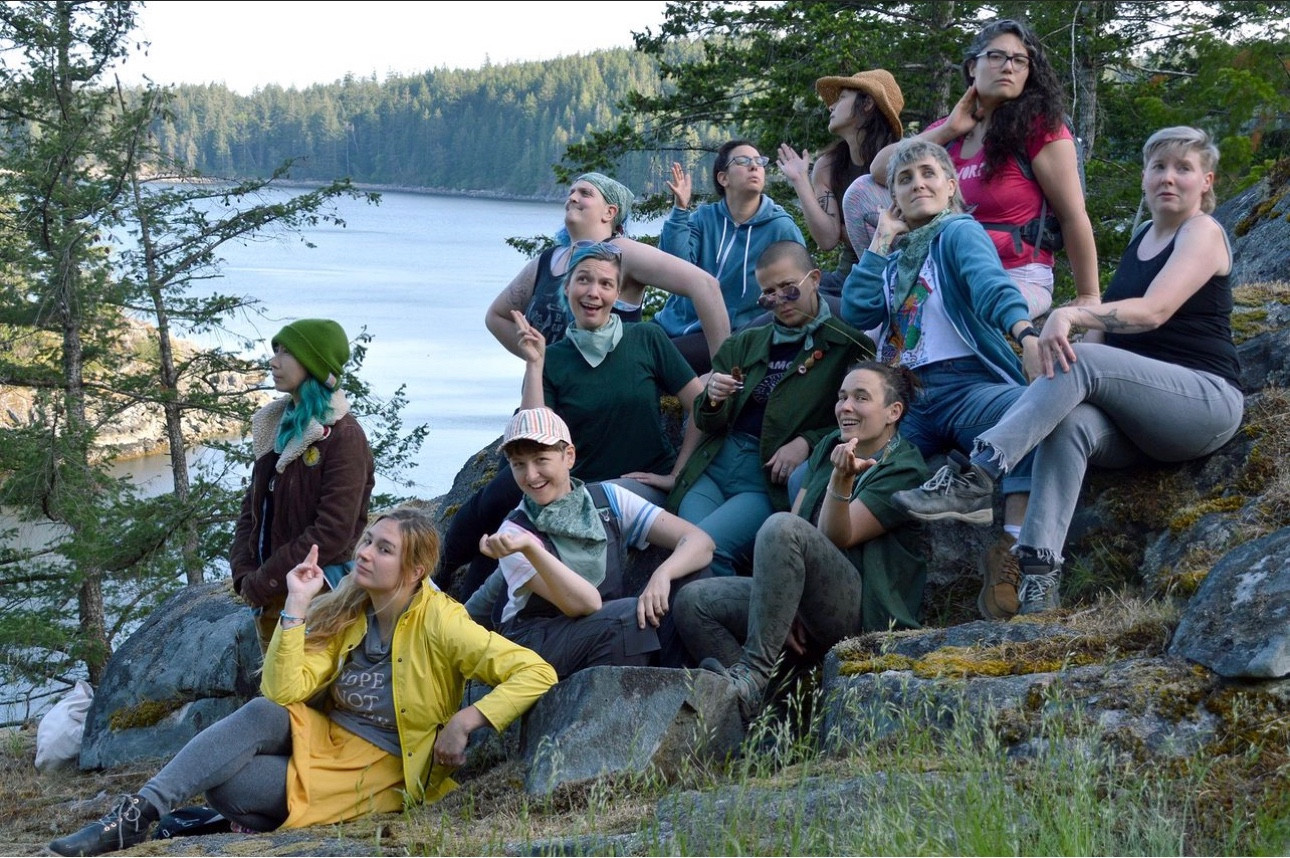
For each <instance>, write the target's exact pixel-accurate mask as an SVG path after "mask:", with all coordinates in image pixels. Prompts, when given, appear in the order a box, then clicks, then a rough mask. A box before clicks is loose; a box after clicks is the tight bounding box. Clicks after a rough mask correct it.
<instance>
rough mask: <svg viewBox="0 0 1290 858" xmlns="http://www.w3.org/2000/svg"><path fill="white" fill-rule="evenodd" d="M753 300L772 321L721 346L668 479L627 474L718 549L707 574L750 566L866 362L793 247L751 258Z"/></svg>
mask: <svg viewBox="0 0 1290 858" xmlns="http://www.w3.org/2000/svg"><path fill="white" fill-rule="evenodd" d="M756 274H757V284H758V286H759V287H760V289H761V298H760V299H759V300H760V303H761V305H762V306H763V307H765V308H766V309H768V310H771V311H772V312H773V313H774V322H773V323H772V324H769V325H762V326H759V327H755V328H749V329H747V330H745V331H742V332H740V333H738V334H736V335H734V336H732V337H731V338H730V339H728V340H726V342H725V343H724V344H723V345H722V346H721V348H720V349H719V350H718V351H717V354H716V357H715V358H713V362H712V373H711V374H710V375H709V377H708V381H707V385H706V386H705V388H704V390H703V392H702V393H701V394H700V395H699V397H698V398H696V399H695V401H694V408H693V414H694V424H695V426H696V427H697V428H698V429H699V430H700V431H701V432H702V433H703V434H702V438H701V439H700V441H699V443H698V446H697V448H696V449H695V451H694V454H693V455H692V456H690V457H689V459H688V460H687V461H686V462H685V464H684V465H683V466H681V467H679V469H678V470H677V471H676V472H675V473H676V478H675V480H671V479H669V478H666V477H661V476H659V475H654V474H643V473H633V474H627V475H626V476H628V477H632V478H634V479H637V480H640V481H641V482H644V483H647V484H649V485H653V486H656V487H659V488H663V489H665V490H670V495H669V496H668V502H667V505H668V508H669V509H671V510H675V511H676V513H677V515H679V516H680V517H681V518H683V519H685V520H686V521H689V522H693V523H694V524H697V525H698V526H699V527H700V528H701V529H702V530H703V531H704V532H705V533H707V534H708V535H709V536H711V537H712V539H713V541H714V542H715V543H716V545H717V550H716V554H715V555H714V557H713V561H712V571H713V573H714V574H716V575H733V574H735V572H737V571H741V570H746V569H748V568H749V563H750V559H751V551H752V544H753V540H754V539H755V538H756V536H757V528H758V527H760V526H761V523H762V522H763V521H765V520H766V519H767V518H768V517H769V516H770V515H771V513H773V512H776V511H779V510H787V509H788V507H789V497H788V490H787V485H788V478H789V476H790V475H791V474H792V473H793V471H794V470H795V469H796V468H797V467H798V466H799V465H801V464H802V463H803V462H805V461H806V457H807V456H808V455H810V452H811V450H812V449H813V448H814V447H815V444H816V443H817V442H818V441H819V440H820V439H821V438H823V437H824V436H825V435H827V434H829V432H830V431H831V430H832V429H833V427H834V419H833V400H834V398H835V396H836V394H837V389H838V384H839V383H840V382H841V381H842V377H843V376H844V375H846V371H847V367H848V366H850V365H851V364H853V363H855V362H856V361H858V360H862V359H864V358H868V357H872V356H873V343H872V341H870V340H869V338H868V337H866V336H865V335H864V334H862V333H860V332H859V331H857V330H855V329H854V328H852V327H850V326H849V325H847V324H845V323H844V322H842V321H841V320H839V319H837V318H835V317H834V316H833V315H832V313H831V312H830V311H829V307H828V304H826V303H825V302H824V301H822V300H820V297H819V294H818V287H819V282H820V270H819V269H818V268H816V267H815V266H814V264H813V263H812V261H811V256H810V254H809V253H808V252H807V250H806V248H805V247H804V246H803V245H801V244H799V243H797V242H795V241H779V242H775V243H774V244H771V245H769V246H767V248H766V249H765V250H764V251H763V252H762V255H761V256H760V257H759V258H758V259H757V268H756Z"/></svg>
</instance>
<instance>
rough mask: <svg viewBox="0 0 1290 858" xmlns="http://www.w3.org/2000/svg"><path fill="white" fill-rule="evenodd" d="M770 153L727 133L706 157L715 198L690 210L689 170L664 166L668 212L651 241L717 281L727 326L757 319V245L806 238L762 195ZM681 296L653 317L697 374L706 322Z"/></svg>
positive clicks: (703, 358)
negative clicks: (712, 154)
mask: <svg viewBox="0 0 1290 858" xmlns="http://www.w3.org/2000/svg"><path fill="white" fill-rule="evenodd" d="M769 163H770V159H769V158H767V157H766V156H764V155H762V154H761V153H759V152H758V151H757V147H755V146H753V145H752V144H751V143H749V142H748V141H747V140H730V141H728V142H726V143H724V144H722V146H721V148H720V149H718V150H717V157H716V160H715V161H714V162H713V164H712V187H713V190H714V191H715V192H716V194H717V200H716V202H711V203H705V204H704V205H701V206H699V207H698V208H696V209H695V210H694V211H693V212H691V211H690V200H691V196H692V195H693V189H692V187H691V182H690V174H689V173H687V172H685V170H683V169H682V168H681V165H680V164H673V165H672V180H671V181H670V182H668V185H667V186H668V188H669V189H671V191H672V203H673V206H672V212H671V214H669V215H668V217H667V220H666V221H664V222H663V229H662V230H661V231H660V232H659V236H658V246H659V249H660V250H664V251H667V252H668V253H670V254H672V255H673V256H678V257H680V258H681V259H684V260H686V261H687V262H692V263H694V264H695V265H697V266H699V267H700V268H702V269H703V270H704V271H707V272H708V273H709V274H712V275H713V276H715V277H716V278H717V280H718V281H720V283H721V296H722V300H723V301H724V302H725V308H726V313H727V316H728V318H729V320H730V330H732V331H738V330H741V329H743V328H746V327H749V326H751V325H755V324H758V322H757V321H756V320H757V318H758V317H759V316H760V315H761V309H762V308H761V307H759V306H758V303H757V296H758V290H757V276H756V264H757V259H758V257H760V256H761V252H762V250H764V249H765V248H767V247H769V246H770V245H771V244H773V243H775V242H777V241H796V242H797V243H799V244H801V245H802V246H803V247H805V245H806V241H805V239H803V238H802V231H801V230H800V229H798V228H797V223H796V222H795V221H794V220H793V217H792V215H790V214H789V213H788V212H786V211H784V209H783V207H782V206H780V205H779V204H778V203H776V202H775V201H774V200H772V199H771V198H770V197H768V196H766V195H765V194H764V193H763V191H764V190H765V188H766V165H767V164H769ZM696 309H697V308H696V307H695V306H694V304H693V302H691V301H690V300H689V299H688V298H684V297H681V296H679V295H673V296H672V297H670V298H668V299H667V303H666V304H664V305H663V309H662V310H660V311H659V312H658V315H656V316H655V317H654V321H655V322H657V323H658V324H660V325H662V326H663V330H665V331H667V335H668V336H669V337H671V338H672V340H673V342H675V343H676V345H677V348H679V349H680V350H681V354H683V355H685V359H686V360H687V361H689V363H690V365H691V366H693V367H694V368H695V369H694V371H695V372H697V373H700V374H703V373H705V372H707V371H708V368H709V365H710V361H709V359H708V355H706V354H705V353H704V352H703V345H704V341H705V340H704V334H705V331H706V328H705V327H703V326H706V325H707V322H706V321H704V320H703V319H702V318H700V317H699V316H698V314H697V312H696Z"/></svg>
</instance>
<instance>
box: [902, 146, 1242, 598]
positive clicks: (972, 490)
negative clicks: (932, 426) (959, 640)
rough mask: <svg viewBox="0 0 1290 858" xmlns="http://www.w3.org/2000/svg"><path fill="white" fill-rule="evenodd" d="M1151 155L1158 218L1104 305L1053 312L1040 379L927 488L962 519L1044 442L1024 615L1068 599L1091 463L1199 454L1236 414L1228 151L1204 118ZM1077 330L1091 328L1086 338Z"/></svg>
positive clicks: (1229, 427)
mask: <svg viewBox="0 0 1290 858" xmlns="http://www.w3.org/2000/svg"><path fill="white" fill-rule="evenodd" d="M1143 163H1144V169H1143V174H1142V190H1143V193H1144V194H1145V196H1146V202H1147V207H1148V208H1149V209H1150V211H1151V216H1152V220H1151V222H1150V223H1148V224H1147V225H1146V226H1144V227H1143V228H1142V229H1141V230H1140V231H1139V232H1138V233H1137V234H1136V235H1135V236H1134V237H1133V240H1132V242H1131V243H1130V244H1129V247H1128V249H1127V250H1126V251H1125V253H1124V256H1123V258H1122V259H1121V260H1120V265H1119V267H1118V268H1117V270H1116V272H1115V276H1114V277H1113V278H1112V280H1111V285H1110V286H1109V287H1108V288H1107V291H1106V294H1105V295H1103V296H1102V303H1101V304H1100V305H1095V306H1083V307H1078V306H1072V307H1061V308H1059V309H1057V310H1054V311H1053V312H1052V314H1051V315H1050V316H1049V317H1048V321H1047V322H1046V323H1045V325H1044V329H1043V332H1042V334H1041V335H1040V337H1039V349H1040V357H1041V361H1042V363H1043V368H1044V373H1045V375H1044V377H1041V378H1039V379H1037V380H1036V381H1035V382H1034V383H1033V384H1032V385H1031V386H1030V387H1029V388H1028V389H1027V390H1026V393H1025V394H1024V395H1023V396H1022V397H1021V398H1020V399H1019V400H1017V402H1016V404H1014V405H1013V406H1012V408H1011V409H1009V411H1008V413H1007V414H1006V415H1005V416H1004V418H1003V419H1002V420H1000V421H999V422H998V423H997V424H996V425H995V426H994V427H993V428H992V429H990V430H988V431H986V432H984V433H982V434H981V436H980V437H978V438H977V443H976V452H975V453H974V454H973V456H972V459H971V463H970V464H969V466H968V467H967V468H965V469H964V471H963V472H962V474H961V478H960V479H958V480H956V481H953V482H952V483H949V484H945V485H938V486H936V487H935V488H925V489H920V490H919V491H920V492H921V491H925V492H928V493H930V494H933V495H935V496H936V504H935V506H936V508H937V512H938V515H937V517H947V516H952V517H962V516H963V515H965V514H967V513H968V512H970V511H973V510H977V509H979V508H981V506H982V505H984V504H989V503H990V499H991V492H992V490H993V484H994V482H995V481H997V480H998V478H999V477H1000V476H1001V475H1002V474H1004V473H1006V472H1007V470H1008V468H1009V467H1011V466H1012V465H1014V464H1015V463H1016V462H1017V461H1018V460H1020V459H1021V457H1023V456H1024V455H1026V454H1027V453H1028V452H1030V450H1032V449H1034V448H1038V453H1037V455H1036V458H1035V467H1034V474H1033V485H1032V489H1031V495H1030V505H1029V508H1028V509H1027V511H1026V517H1025V522H1024V523H1023V525H1022V528H1021V536H1020V538H1019V539H1018V540H1017V547H1016V549H1015V553H1016V554H1017V556H1018V560H1019V563H1020V566H1021V571H1022V578H1021V582H1020V586H1019V590H1018V591H1019V601H1020V613H1036V612H1040V611H1045V610H1049V609H1052V608H1056V607H1057V606H1058V596H1057V588H1058V580H1059V576H1060V571H1061V564H1062V545H1063V543H1064V542H1065V539H1066V532H1067V529H1068V527H1069V525H1070V520H1071V517H1072V515H1073V514H1074V511H1075V504H1076V501H1077V499H1078V497H1079V489H1080V484H1081V482H1082V481H1083V478H1084V473H1085V471H1086V470H1087V466H1088V465H1089V464H1094V465H1099V466H1102V467H1126V466H1129V465H1133V464H1138V463H1140V462H1144V461H1158V462H1183V461H1187V460H1190V459H1195V458H1198V457H1200V456H1204V455H1207V454H1209V453H1212V452H1213V451H1214V450H1216V449H1218V448H1219V447H1220V446H1222V445H1223V444H1224V443H1226V442H1227V441H1228V439H1230V438H1231V437H1232V436H1233V435H1234V434H1235V433H1236V430H1237V429H1238V428H1239V426H1240V422H1241V416H1242V413H1243V409H1244V396H1243V394H1242V392H1241V388H1240V366H1239V363H1238V362H1237V357H1236V348H1235V346H1234V345H1233V344H1232V334H1231V328H1230V315H1231V310H1232V293H1231V285H1230V283H1229V275H1230V273H1231V269H1232V252H1231V247H1230V245H1229V244H1228V240H1227V235H1226V233H1225V232H1224V231H1223V228H1222V227H1221V226H1220V225H1219V224H1218V222H1217V221H1216V220H1214V219H1213V218H1212V217H1210V215H1209V213H1210V212H1212V211H1213V210H1214V205H1215V198H1214V190H1213V187H1214V169H1215V167H1216V166H1217V163H1218V149H1217V148H1216V147H1215V146H1214V144H1213V143H1212V142H1211V141H1210V138H1209V135H1208V134H1206V133H1205V132H1204V131H1201V130H1199V129H1196V128H1188V127H1185V126H1178V127H1173V128H1165V129H1162V130H1160V131H1157V132H1156V133H1155V134H1153V135H1151V137H1150V138H1149V139H1148V140H1147V142H1146V145H1145V146H1144V147H1143ZM1076 329H1083V330H1084V331H1085V332H1086V333H1085V335H1084V338H1083V340H1082V341H1080V342H1072V341H1071V334H1072V332H1073V331H1074V330H1076ZM928 485H929V486H930V485H931V484H930V483H929V484H928ZM923 505H924V506H926V505H927V504H926V503H924V504H923Z"/></svg>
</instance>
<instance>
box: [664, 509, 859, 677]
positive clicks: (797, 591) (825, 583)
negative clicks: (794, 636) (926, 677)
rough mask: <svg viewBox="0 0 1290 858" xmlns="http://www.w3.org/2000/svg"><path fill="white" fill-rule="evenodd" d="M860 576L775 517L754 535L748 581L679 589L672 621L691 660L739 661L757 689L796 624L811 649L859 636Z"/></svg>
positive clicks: (805, 524)
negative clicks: (795, 623) (796, 619)
mask: <svg viewBox="0 0 1290 858" xmlns="http://www.w3.org/2000/svg"><path fill="white" fill-rule="evenodd" d="M861 591H862V584H861V580H860V573H859V572H858V571H856V568H855V567H854V566H852V565H851V561H850V560H848V559H847V556H846V555H845V554H843V553H842V552H841V551H840V550H838V548H837V546H835V545H834V544H833V543H832V542H830V541H829V539H828V537H827V536H825V535H824V534H823V533H821V532H820V531H819V529H818V528H816V527H815V525H813V524H811V523H810V522H809V521H807V520H806V519H804V518H802V517H801V516H798V515H794V514H793V513H789V512H777V513H775V514H774V515H772V516H771V517H770V518H768V519H767V520H766V523H765V524H763V525H762V526H761V529H760V530H758V531H757V545H756V548H755V549H754V551H753V575H752V578H733V577H725V578H708V579H706V580H704V581H695V582H694V583H692V584H689V585H687V586H686V587H683V588H682V589H681V590H680V592H679V593H677V595H676V605H675V608H674V610H673V613H674V614H675V617H676V625H677V629H678V630H679V631H680V633H681V639H682V640H683V641H685V647H686V649H688V650H689V651H690V654H691V655H692V656H694V658H695V659H696V660H702V659H704V658H709V657H711V658H715V659H717V660H718V661H720V662H721V663H722V664H724V665H726V666H727V667H728V666H730V665H732V664H734V663H735V662H737V661H743V662H744V663H745V664H747V665H748V667H749V668H751V670H752V673H753V675H754V676H755V677H756V678H757V681H758V683H760V685H761V687H762V688H765V687H766V685H767V683H769V681H770V677H771V675H772V674H773V673H774V671H775V667H776V662H777V661H778V659H779V655H780V653H781V652H782V651H783V649H784V642H785V641H787V640H788V632H789V629H790V628H791V627H792V625H793V619H794V618H798V619H799V620H800V621H801V623H802V626H803V627H804V628H805V629H806V632H807V635H808V636H809V638H810V643H811V644H812V648H813V649H815V648H818V649H821V650H827V649H828V648H829V647H831V646H833V645H834V644H835V643H837V642H838V641H840V640H842V639H843V638H846V637H850V636H851V635H855V634H859V633H860V631H861V628H860V624H861V611H860V594H861Z"/></svg>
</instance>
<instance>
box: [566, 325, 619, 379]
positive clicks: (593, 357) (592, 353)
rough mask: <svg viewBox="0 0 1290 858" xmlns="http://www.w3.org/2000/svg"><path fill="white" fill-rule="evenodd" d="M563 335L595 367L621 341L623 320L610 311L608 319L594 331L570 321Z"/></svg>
mask: <svg viewBox="0 0 1290 858" xmlns="http://www.w3.org/2000/svg"><path fill="white" fill-rule="evenodd" d="M565 336H566V337H568V339H569V342H571V343H573V347H574V348H576V349H577V350H578V353H579V354H581V355H582V357H583V359H584V360H585V361H586V362H587V363H589V364H591V365H592V366H593V367H597V366H600V364H601V362H603V361H604V359H605V358H607V357H609V353H610V352H612V351H613V350H614V349H615V348H617V346H618V344H619V343H620V342H621V341H622V339H623V320H622V318H620V317H619V315H618V314H617V313H610V314H609V321H608V322H605V323H604V324H603V325H601V326H600V327H599V328H596V329H595V330H594V331H588V330H586V329H584V328H579V327H578V326H577V325H576V324H574V323H572V322H570V323H569V329H568V330H567V331H566V332H565Z"/></svg>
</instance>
